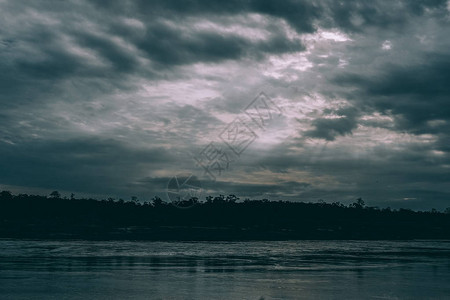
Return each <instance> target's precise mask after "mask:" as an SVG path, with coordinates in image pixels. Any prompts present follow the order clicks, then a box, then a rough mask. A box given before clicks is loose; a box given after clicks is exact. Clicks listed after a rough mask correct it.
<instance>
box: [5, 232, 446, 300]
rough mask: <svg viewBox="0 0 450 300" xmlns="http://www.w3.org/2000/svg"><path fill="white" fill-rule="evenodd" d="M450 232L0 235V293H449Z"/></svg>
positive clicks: (247, 295) (383, 295)
mask: <svg viewBox="0 0 450 300" xmlns="http://www.w3.org/2000/svg"><path fill="white" fill-rule="evenodd" d="M449 295H450V241H288V242H129V241H108V242H93V241H20V240H0V298H1V299H449V298H447V297H449Z"/></svg>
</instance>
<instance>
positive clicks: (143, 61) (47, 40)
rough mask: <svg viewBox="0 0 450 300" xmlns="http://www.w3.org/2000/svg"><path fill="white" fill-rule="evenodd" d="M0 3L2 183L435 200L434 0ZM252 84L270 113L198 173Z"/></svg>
mask: <svg viewBox="0 0 450 300" xmlns="http://www.w3.org/2000/svg"><path fill="white" fill-rule="evenodd" d="M0 11H1V15H2V18H1V19H0V25H1V27H0V53H1V56H0V58H1V61H0V66H1V67H0V68H1V75H0V76H1V81H0V89H1V93H0V101H1V103H2V109H1V111H0V117H1V118H0V169H1V170H2V172H0V189H1V190H11V191H13V192H26V193H41V194H42V193H44V194H45V193H48V192H49V191H52V190H59V191H60V192H61V193H62V194H63V195H70V193H74V194H75V195H76V196H78V195H87V196H93V197H116V198H118V197H122V198H124V199H129V198H130V197H131V196H138V198H140V199H143V200H149V199H151V198H152V197H153V196H155V195H158V196H160V197H164V198H165V195H166V193H165V192H166V187H167V183H168V181H169V180H170V178H172V177H173V176H174V175H176V174H179V173H193V174H196V175H197V176H198V177H199V178H200V179H201V181H202V185H203V188H204V189H205V193H207V194H213V195H217V194H219V193H220V194H236V195H238V196H239V197H241V198H245V197H249V198H254V199H262V198H269V199H271V200H278V199H283V200H292V201H306V202H309V201H313V202H315V201H317V200H318V199H322V200H324V201H326V202H334V201H340V202H342V203H345V204H348V203H351V202H353V201H354V200H355V199H356V198H359V197H361V198H363V199H364V200H365V201H366V203H367V204H368V205H370V206H380V207H386V206H390V207H404V208H413V209H430V208H437V209H444V208H446V207H450V184H449V183H450V175H449V174H450V172H449V171H450V155H449V152H450V146H449V145H450V143H449V140H450V105H449V100H450V97H449V96H450V54H449V53H448V49H449V48H450V38H449V36H450V26H449V25H450V24H449V23H450V1H439V0H436V1H392V2H391V1H389V2H388V1H370V2H363V1H331V0H330V1H326V0H323V1H294V0H292V1H283V2H281V1H279V2H277V1H269V0H267V1H214V0H213V1H189V2H181V1H167V0H166V1H158V0H154V1H118V0H117V1H111V2H109V3H108V4H105V3H104V2H102V1H96V0H84V1H64V2H55V1H44V0H42V1H33V2H24V1H8V0H2V1H0ZM261 93H263V95H266V96H265V97H267V99H268V100H267V101H269V102H270V103H273V104H274V105H276V107H277V108H279V109H280V112H279V114H277V116H276V118H274V120H273V122H271V123H270V124H268V126H266V127H264V128H258V126H256V127H254V128H252V131H253V132H254V133H255V139H254V140H253V141H251V142H250V143H249V144H248V146H247V147H246V148H245V149H244V150H243V151H242V153H239V157H235V160H234V161H232V162H229V165H228V167H227V168H224V169H223V170H222V171H221V172H220V174H216V176H215V178H212V177H211V176H208V175H207V174H205V172H204V169H203V168H202V166H199V164H198V163H197V162H196V161H195V158H196V157H198V155H200V153H202V151H203V150H204V149H206V148H205V147H208V145H210V143H211V142H213V143H215V145H222V146H224V148H223V150H225V149H226V144H224V143H223V138H224V136H223V132H224V130H226V128H229V127H227V126H231V125H230V124H231V123H233V122H234V121H235V120H236V118H241V119H243V120H247V121H248V122H249V123H248V124H253V125H248V126H254V125H255V123H252V120H251V118H250V117H249V115H247V114H245V110H246V108H247V107H248V105H250V104H251V103H252V101H253V100H254V99H255V98H256V99H258V98H257V97H258V95H261ZM246 118H247V119H246ZM247 121H246V122H247ZM229 150H230V149H228V151H229ZM213 179H214V180H213Z"/></svg>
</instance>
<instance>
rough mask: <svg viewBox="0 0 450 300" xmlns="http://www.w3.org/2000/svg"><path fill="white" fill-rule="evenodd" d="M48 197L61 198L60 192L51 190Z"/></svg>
mask: <svg viewBox="0 0 450 300" xmlns="http://www.w3.org/2000/svg"><path fill="white" fill-rule="evenodd" d="M50 197H51V198H53V199H59V198H61V194H60V193H59V192H58V191H53V192H51V193H50Z"/></svg>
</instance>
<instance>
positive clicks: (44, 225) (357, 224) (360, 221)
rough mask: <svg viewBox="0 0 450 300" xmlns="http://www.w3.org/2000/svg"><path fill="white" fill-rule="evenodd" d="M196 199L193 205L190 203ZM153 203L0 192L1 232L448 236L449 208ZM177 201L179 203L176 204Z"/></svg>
mask: <svg viewBox="0 0 450 300" xmlns="http://www.w3.org/2000/svg"><path fill="white" fill-rule="evenodd" d="M193 204H194V205H193ZM183 205H184V206H192V207H190V208H189V209H180V208H179V207H176V206H174V205H172V203H166V202H164V201H163V200H162V199H160V198H158V197H154V198H153V199H152V201H151V202H144V203H140V202H139V201H138V200H137V199H136V198H135V197H133V198H132V200H131V201H124V200H122V199H119V200H115V199H112V198H109V199H107V200H100V201H99V200H95V199H76V198H75V197H74V195H72V196H71V197H70V199H67V198H62V197H61V196H60V194H59V193H58V192H57V191H55V192H53V193H51V194H50V195H49V196H35V195H26V194H19V195H13V194H11V193H10V192H8V191H3V192H1V193H0V238H30V239H34V238H39V239H96V240H110V239H131V240H289V239H449V238H450V211H449V209H447V210H446V212H438V211H436V210H432V211H426V212H420V211H412V210H408V209H398V210H391V209H390V208H384V209H379V208H376V207H367V206H366V205H365V204H364V201H363V200H362V199H357V200H355V202H354V203H353V204H351V205H348V206H345V205H343V204H341V203H339V202H334V203H325V202H319V203H303V202H287V201H269V200H267V199H264V200H250V199H245V200H240V199H239V198H238V197H236V196H235V195H229V196H226V197H225V196H224V195H219V196H216V197H212V196H208V197H206V199H205V201H199V200H198V199H196V198H194V199H190V200H189V203H187V202H186V203H181V206H183ZM179 206H180V203H179Z"/></svg>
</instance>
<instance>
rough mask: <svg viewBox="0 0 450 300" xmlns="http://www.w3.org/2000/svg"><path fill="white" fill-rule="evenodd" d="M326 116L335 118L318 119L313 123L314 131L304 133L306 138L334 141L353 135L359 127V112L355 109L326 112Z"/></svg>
mask: <svg viewBox="0 0 450 300" xmlns="http://www.w3.org/2000/svg"><path fill="white" fill-rule="evenodd" d="M324 112H325V114H327V113H333V114H335V115H336V116H337V117H335V118H318V119H315V120H313V121H312V125H313V126H314V127H315V128H314V129H313V130H310V131H307V132H305V133H304V136H307V137H312V138H320V139H325V140H327V141H333V140H335V139H336V137H337V136H342V135H346V134H351V133H352V130H354V129H355V128H356V127H357V126H358V120H357V111H356V109H354V108H345V109H339V110H336V111H330V110H326V111H324Z"/></svg>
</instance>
